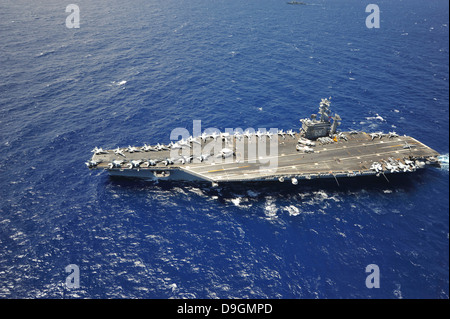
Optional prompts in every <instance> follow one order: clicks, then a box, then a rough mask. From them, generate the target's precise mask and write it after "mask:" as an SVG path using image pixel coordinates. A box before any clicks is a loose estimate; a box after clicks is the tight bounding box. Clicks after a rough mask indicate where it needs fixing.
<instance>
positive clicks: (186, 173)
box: [86, 99, 439, 185]
mask: <svg viewBox="0 0 450 319" xmlns="http://www.w3.org/2000/svg"><path fill="white" fill-rule="evenodd" d="M330 104H331V102H330V99H322V100H321V102H320V105H319V113H318V114H313V115H311V117H310V118H307V119H301V120H300V121H301V124H302V125H301V128H300V129H299V130H298V131H293V130H288V131H284V130H278V129H276V131H275V129H274V130H270V131H261V130H259V129H258V130H257V131H254V130H253V131H251V130H246V131H242V130H241V131H238V130H236V131H234V133H233V134H230V133H226V132H224V133H222V132H220V133H217V132H214V133H212V134H206V132H203V133H202V134H201V135H199V136H196V137H193V136H189V137H188V138H186V139H181V140H179V141H176V142H173V141H172V142H170V144H160V143H158V144H156V145H147V144H145V145H144V146H140V147H133V146H128V147H125V148H116V149H109V150H104V149H102V148H97V147H96V148H94V150H92V152H93V153H94V154H93V156H92V158H91V159H90V160H89V161H88V162H86V165H87V166H88V168H90V169H102V170H106V171H107V172H108V173H109V174H110V175H111V176H122V177H131V178H142V179H146V180H169V181H195V182H210V183H212V184H213V185H218V184H219V183H226V182H253V181H280V182H284V181H290V182H292V183H293V184H297V183H299V181H301V180H311V179H317V178H334V179H336V182H337V181H338V178H341V177H357V176H367V175H376V176H383V177H384V178H386V179H387V177H386V175H387V174H392V173H408V172H414V171H416V170H418V169H421V168H424V167H425V166H427V165H435V166H439V160H438V156H439V153H438V152H436V151H435V150H433V149H431V148H430V147H428V146H426V145H424V144H423V143H421V142H419V141H418V140H416V139H414V138H413V137H409V136H401V135H399V134H397V133H396V132H388V133H383V132H373V133H366V132H360V131H348V132H340V131H338V127H339V125H340V124H341V122H340V121H341V118H340V116H339V115H337V114H334V115H333V116H331V111H330ZM212 146H214V147H212ZM270 164H273V165H270Z"/></svg>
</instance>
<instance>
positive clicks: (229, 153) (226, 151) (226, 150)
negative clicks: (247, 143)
mask: <svg viewBox="0 0 450 319" xmlns="http://www.w3.org/2000/svg"><path fill="white" fill-rule="evenodd" d="M233 154H234V152H233V150H230V149H229V148H223V149H222V150H221V151H220V153H219V154H217V155H216V157H222V158H227V157H230V156H233Z"/></svg>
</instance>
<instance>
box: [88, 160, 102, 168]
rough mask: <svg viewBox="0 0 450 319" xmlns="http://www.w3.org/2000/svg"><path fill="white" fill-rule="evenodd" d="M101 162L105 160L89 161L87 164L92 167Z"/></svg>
mask: <svg viewBox="0 0 450 319" xmlns="http://www.w3.org/2000/svg"><path fill="white" fill-rule="evenodd" d="M101 162H103V161H102V160H98V161H92V160H91V161H87V162H86V163H85V164H86V166H87V167H88V168H92V167H96V166H97V165H98V164H100V163H101Z"/></svg>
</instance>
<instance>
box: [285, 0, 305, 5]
mask: <svg viewBox="0 0 450 319" xmlns="http://www.w3.org/2000/svg"><path fill="white" fill-rule="evenodd" d="M287 4H302V5H306V3H304V2H299V1H289V2H287Z"/></svg>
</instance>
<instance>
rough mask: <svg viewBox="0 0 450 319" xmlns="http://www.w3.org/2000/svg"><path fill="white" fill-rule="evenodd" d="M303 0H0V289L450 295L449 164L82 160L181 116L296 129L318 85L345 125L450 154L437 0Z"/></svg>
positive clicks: (28, 294) (161, 131)
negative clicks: (286, 168) (74, 284)
mask: <svg viewBox="0 0 450 319" xmlns="http://www.w3.org/2000/svg"><path fill="white" fill-rule="evenodd" d="M309 2H310V3H312V4H315V5H308V6H292V5H287V4H286V1H282V0H279V1H278V0H277V1H275V0H260V1H253V0H252V1H238V0H228V1H219V0H216V1H213V0H209V1H208V0H189V1H184V0H164V1H161V0H149V1H144V0H130V1H104V0H100V1H95V2H94V1H84V0H80V1H77V2H76V4H78V6H79V7H80V16H81V19H80V28H79V29H68V28H66V26H65V20H66V17H67V16H68V13H66V12H65V7H66V5H68V4H69V3H62V2H61V1H56V0H44V1H39V2H37V3H30V2H29V1H24V0H18V1H11V0H4V1H2V2H1V3H0V70H1V71H0V75H1V77H0V154H1V161H0V297H1V298H448V297H449V198H448V195H449V175H448V174H449V173H448V165H447V167H444V168H441V169H438V168H430V169H427V170H424V171H421V172H418V173H416V174H412V175H406V176H392V177H390V183H388V182H387V181H385V180H384V179H381V178H380V179H376V178H369V179H356V180H341V181H340V186H339V187H338V186H337V185H336V184H335V183H334V181H333V182H330V183H327V182H321V183H306V184H301V185H298V186H295V187H294V186H292V185H287V184H286V183H285V184H280V183H273V184H268V185H251V184H244V185H233V186H220V187H218V188H210V187H207V186H206V187H205V186H202V185H189V184H181V185H167V184H161V183H160V184H156V185H155V184H152V183H149V182H131V181H124V180H112V179H110V178H109V177H108V176H107V175H106V174H105V173H103V172H100V171H89V170H88V169H86V167H85V165H84V162H85V161H86V160H87V159H89V158H90V156H91V153H90V151H91V150H92V149H93V148H94V147H95V146H102V147H105V148H109V147H117V146H127V145H129V144H131V145H143V144H144V143H156V142H160V141H162V142H169V134H170V132H171V130H172V129H174V128H176V127H186V128H188V129H190V130H191V129H192V121H193V120H201V121H202V126H203V128H207V127H217V128H220V129H224V128H236V127H242V128H244V129H245V128H247V127H254V128H258V127H266V128H270V127H276V128H283V129H290V128H293V129H296V128H298V126H299V121H298V120H299V119H300V118H304V117H308V116H309V115H310V113H313V112H316V111H317V107H318V103H319V101H320V98H324V97H328V96H331V97H332V108H333V110H334V111H336V112H337V113H339V115H340V116H341V117H342V118H343V124H342V128H343V129H358V130H364V131H380V130H382V131H385V132H388V131H392V130H395V131H397V132H398V133H401V134H407V135H411V136H413V137H415V138H417V139H419V140H420V141H422V142H423V143H425V144H427V145H429V146H430V147H432V148H434V149H436V150H437V151H438V152H440V153H441V154H444V155H446V158H447V160H448V152H449V139H448V134H449V80H448V78H449V51H448V47H449V31H448V24H449V7H448V2H447V1H443V0H442V1H441V0H430V1H422V0H408V1H397V0H395V1H387V0H379V1H377V2H376V3H377V4H378V5H379V7H380V10H381V13H380V17H381V24H380V28H379V29H368V28H366V26H365V19H366V16H367V15H368V13H366V12H365V6H366V5H367V4H368V3H365V2H361V1H359V0H358V1H357V0H348V1H343V0H338V1H320V0H310V1H309ZM377 115H379V116H381V117H382V118H383V119H384V120H380V118H379V117H378V118H376V117H377ZM69 264H76V265H78V266H79V269H80V288H78V289H69V288H67V287H66V284H65V280H66V276H68V273H66V272H65V267H66V266H67V265H69ZM369 264H377V265H378V266H379V269H380V274H381V277H380V285H381V286H380V288H378V289H377V288H373V289H368V288H366V286H365V279H366V276H367V275H368V274H366V273H365V267H366V266H367V265H369Z"/></svg>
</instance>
